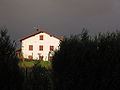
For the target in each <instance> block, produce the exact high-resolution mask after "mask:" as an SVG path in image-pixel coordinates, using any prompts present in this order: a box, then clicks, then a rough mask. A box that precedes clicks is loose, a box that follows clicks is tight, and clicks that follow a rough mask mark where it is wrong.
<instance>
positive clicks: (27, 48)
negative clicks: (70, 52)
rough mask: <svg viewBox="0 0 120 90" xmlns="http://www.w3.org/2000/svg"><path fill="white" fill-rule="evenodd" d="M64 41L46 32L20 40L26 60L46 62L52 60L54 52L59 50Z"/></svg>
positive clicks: (39, 32) (38, 32)
mask: <svg viewBox="0 0 120 90" xmlns="http://www.w3.org/2000/svg"><path fill="white" fill-rule="evenodd" d="M61 41H62V39H59V38H57V37H56V36H53V35H51V34H50V33H47V32H45V31H37V32H36V33H34V34H31V35H29V36H27V37H24V38H22V39H20V47H21V53H22V57H23V58H26V59H35V60H44V61H47V60H49V59H51V58H52V57H53V55H54V51H55V50H58V49H59V44H60V42H61Z"/></svg>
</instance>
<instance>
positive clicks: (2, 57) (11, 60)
mask: <svg viewBox="0 0 120 90" xmlns="http://www.w3.org/2000/svg"><path fill="white" fill-rule="evenodd" d="M15 45H16V44H15V41H13V42H12V41H11V40H10V36H9V35H8V34H7V28H6V27H0V90H21V87H22V81H23V77H22V74H21V73H20V70H19V67H18V59H17V57H16V54H15Z"/></svg>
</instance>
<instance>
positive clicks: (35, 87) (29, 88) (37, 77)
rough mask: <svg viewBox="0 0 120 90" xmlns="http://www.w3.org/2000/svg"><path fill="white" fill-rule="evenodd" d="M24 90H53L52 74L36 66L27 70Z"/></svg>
mask: <svg viewBox="0 0 120 90" xmlns="http://www.w3.org/2000/svg"><path fill="white" fill-rule="evenodd" d="M25 72H26V75H25V81H24V86H23V87H24V88H23V90H53V85H52V84H53V83H52V80H51V72H50V71H49V70H47V69H45V68H42V67H40V66H39V65H35V66H34V67H33V68H26V70H25Z"/></svg>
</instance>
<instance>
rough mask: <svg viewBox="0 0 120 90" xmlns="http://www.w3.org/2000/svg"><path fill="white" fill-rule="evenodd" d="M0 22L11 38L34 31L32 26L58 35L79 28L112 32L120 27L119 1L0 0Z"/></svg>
mask: <svg viewBox="0 0 120 90" xmlns="http://www.w3.org/2000/svg"><path fill="white" fill-rule="evenodd" d="M0 25H6V26H7V28H8V29H9V33H10V34H11V35H12V38H14V39H15V40H17V39H19V38H22V37H24V36H26V35H29V34H31V33H33V32H35V29H34V28H33V26H35V25H40V26H41V28H45V29H46V31H47V32H49V33H51V34H53V35H56V36H59V37H60V36H61V35H69V34H77V33H79V32H80V31H81V29H82V28H83V27H86V28H87V29H88V30H89V32H90V33H96V32H106V31H114V30H116V29H119V28H120V0H0ZM46 25H47V28H46Z"/></svg>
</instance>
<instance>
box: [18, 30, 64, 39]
mask: <svg viewBox="0 0 120 90" xmlns="http://www.w3.org/2000/svg"><path fill="white" fill-rule="evenodd" d="M39 33H46V34H48V35H50V36H52V37H54V38H56V39H58V40H60V41H63V40H62V39H60V38H58V37H56V36H54V35H51V34H50V33H48V32H45V31H43V30H40V31H38V32H36V33H33V34H31V35H28V36H26V37H23V38H21V39H19V41H22V40H25V39H27V38H29V37H32V36H35V35H37V34H39Z"/></svg>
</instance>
